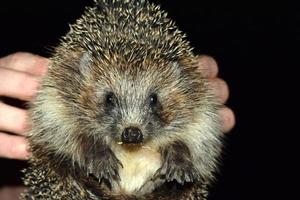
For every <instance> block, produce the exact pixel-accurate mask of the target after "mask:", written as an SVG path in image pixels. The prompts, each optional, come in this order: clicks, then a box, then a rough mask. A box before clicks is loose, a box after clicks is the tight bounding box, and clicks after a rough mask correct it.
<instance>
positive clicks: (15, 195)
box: [0, 186, 26, 200]
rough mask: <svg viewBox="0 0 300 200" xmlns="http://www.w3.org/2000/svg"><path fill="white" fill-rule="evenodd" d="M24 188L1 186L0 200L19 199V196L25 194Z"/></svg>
mask: <svg viewBox="0 0 300 200" xmlns="http://www.w3.org/2000/svg"><path fill="white" fill-rule="evenodd" d="M25 190H26V187H24V186H4V187H3V186H2V187H1V188H0V199H5V200H16V199H20V195H21V194H22V193H23V192H25Z"/></svg>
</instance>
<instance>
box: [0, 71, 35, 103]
mask: <svg viewBox="0 0 300 200" xmlns="http://www.w3.org/2000/svg"><path fill="white" fill-rule="evenodd" d="M38 82H39V80H38V78H37V77H35V76H32V75H29V74H26V73H22V72H18V71H14V70H8V69H5V68H0V96H7V97H12V98H17V99H21V100H30V99H31V98H32V96H33V95H34V94H35V92H36V90H37V88H38V85H39V84H38Z"/></svg>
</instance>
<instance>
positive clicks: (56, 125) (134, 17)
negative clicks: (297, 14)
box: [21, 0, 223, 200]
mask: <svg viewBox="0 0 300 200" xmlns="http://www.w3.org/2000/svg"><path fill="white" fill-rule="evenodd" d="M50 62H51V64H50V67H49V70H48V73H47V75H46V76H45V77H44V79H43V81H42V83H41V87H40V89H39V91H38V92H37V95H36V97H35V98H34V100H33V102H32V103H31V105H30V124H31V130H30V131H29V133H28V140H29V143H30V150H31V152H32V155H31V157H30V158H29V164H30V166H29V167H28V168H27V169H25V170H24V171H25V175H24V178H23V179H24V184H25V185H26V186H28V189H27V191H26V192H25V193H24V194H23V195H22V197H21V198H22V199H26V200H36V199H60V200H90V199H91V200H105V199H110V200H146V199H147V200H154V199H155V200H167V199H174V200H183V199H190V200H194V199H198V200H204V199H207V194H208V187H209V186H210V185H211V183H212V182H213V180H214V177H215V173H216V171H217V169H218V163H219V160H220V159H219V158H220V154H221V149H222V146H223V145H222V143H223V142H222V134H221V131H220V122H219V119H218V115H217V111H218V109H219V104H218V103H217V101H216V99H215V97H214V96H213V95H212V92H211V91H210V89H209V86H208V84H207V80H206V79H205V78H204V77H203V76H202V74H201V72H200V71H199V69H198V67H197V56H196V55H194V53H193V49H192V47H191V46H190V44H189V42H188V41H187V40H186V36H185V34H183V33H182V32H181V31H180V30H179V29H178V28H177V26H176V24H175V23H174V22H173V21H172V20H171V19H169V18H168V16H167V14H166V12H164V11H162V10H161V9H160V7H159V6H157V5H154V4H152V3H150V2H148V1H146V0H95V5H94V7H87V8H86V9H85V12H84V14H83V15H82V16H81V17H80V18H79V19H78V20H77V21H76V22H75V23H74V24H73V25H71V26H70V31H69V32H68V33H67V34H66V35H65V36H64V37H63V38H62V39H61V42H60V44H59V45H58V47H56V48H55V49H54V53H53V56H52V57H51V58H50Z"/></svg>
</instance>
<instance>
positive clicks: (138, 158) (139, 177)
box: [113, 145, 162, 194]
mask: <svg viewBox="0 0 300 200" xmlns="http://www.w3.org/2000/svg"><path fill="white" fill-rule="evenodd" d="M113 151H114V153H115V155H116V157H117V158H118V159H119V160H120V162H121V163H122V165H123V168H120V169H119V175H120V179H121V181H120V182H118V183H116V184H114V186H113V190H114V191H115V192H117V193H123V194H134V193H135V192H137V191H138V190H139V189H140V188H141V187H142V186H143V185H144V183H145V182H146V181H147V180H149V179H150V178H151V177H152V176H153V175H154V173H155V172H156V171H157V170H158V169H159V168H160V167H161V164H162V163H161V156H160V154H159V153H158V152H157V151H154V150H153V149H150V148H149V147H146V146H142V147H139V148H134V149H132V148H126V147H124V146H123V145H116V146H115V147H114V149H113Z"/></svg>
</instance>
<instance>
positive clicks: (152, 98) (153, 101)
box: [149, 93, 158, 106]
mask: <svg viewBox="0 0 300 200" xmlns="http://www.w3.org/2000/svg"><path fill="white" fill-rule="evenodd" d="M149 100H150V106H156V105H157V104H158V100H157V94H155V93H153V94H151V95H150V97H149Z"/></svg>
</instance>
